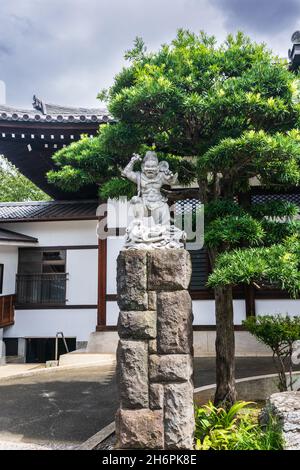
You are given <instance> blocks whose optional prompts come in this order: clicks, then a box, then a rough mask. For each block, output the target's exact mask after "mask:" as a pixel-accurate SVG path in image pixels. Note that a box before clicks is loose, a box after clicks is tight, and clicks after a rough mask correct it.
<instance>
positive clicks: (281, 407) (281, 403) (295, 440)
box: [261, 392, 300, 450]
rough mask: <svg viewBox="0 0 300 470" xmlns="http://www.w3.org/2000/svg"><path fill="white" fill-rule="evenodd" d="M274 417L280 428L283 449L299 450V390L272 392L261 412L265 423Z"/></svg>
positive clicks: (262, 420)
mask: <svg viewBox="0 0 300 470" xmlns="http://www.w3.org/2000/svg"><path fill="white" fill-rule="evenodd" d="M270 416H273V417H275V418H276V419H277V420H278V422H279V423H280V426H281V428H282V433H283V439H284V450H300V392H281V393H274V394H273V395H271V396H270V398H268V400H267V404H266V407H265V409H264V410H263V412H262V414H261V422H262V424H265V423H267V422H268V420H269V419H270Z"/></svg>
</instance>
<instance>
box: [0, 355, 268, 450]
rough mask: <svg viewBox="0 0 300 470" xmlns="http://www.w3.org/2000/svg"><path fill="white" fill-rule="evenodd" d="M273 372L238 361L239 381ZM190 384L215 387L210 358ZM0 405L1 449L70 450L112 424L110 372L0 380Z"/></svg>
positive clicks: (83, 370)
mask: <svg viewBox="0 0 300 470" xmlns="http://www.w3.org/2000/svg"><path fill="white" fill-rule="evenodd" d="M272 373H274V367H273V364H272V359H271V358H269V357H260V358H258V357H255V358H251V357H247V358H237V374H236V375H237V378H242V377H247V376H256V375H263V374H272ZM194 379H195V386H196V387H200V386H202V385H208V384H211V383H214V382H215V372H214V358H196V359H195V377H194ZM0 403H1V407H0V449H1V448H3V447H1V446H5V448H8V446H9V445H14V446H15V447H14V448H17V446H18V445H19V446H24V447H23V448H26V446H29V447H30V446H31V445H34V446H44V447H49V448H51V449H56V448H58V449H68V448H72V447H75V446H77V445H79V444H80V443H82V442H84V441H85V440H87V439H88V438H89V437H91V436H92V435H93V434H95V433H96V432H98V431H99V430H100V429H102V428H103V427H104V426H106V425H108V424H109V423H111V422H112V421H113V420H114V413H115V411H116V409H117V406H118V403H117V396H116V382H115V371H114V367H113V366H106V367H104V366H103V367H99V366H93V367H80V368H72V369H68V370H67V369H64V370H62V369H61V370H59V368H56V369H51V370H49V372H48V373H44V372H42V373H41V374H37V373H34V374H33V375H32V376H27V377H25V376H20V377H14V378H11V379H9V378H7V379H1V380H0ZM10 443H11V444H10Z"/></svg>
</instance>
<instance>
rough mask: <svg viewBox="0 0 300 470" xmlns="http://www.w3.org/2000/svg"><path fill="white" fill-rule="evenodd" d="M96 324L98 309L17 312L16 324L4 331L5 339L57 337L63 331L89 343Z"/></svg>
mask: <svg viewBox="0 0 300 470" xmlns="http://www.w3.org/2000/svg"><path fill="white" fill-rule="evenodd" d="M96 323H97V310H96V309H70V310H68V309H61V310H59V309H49V310H16V312H15V324H14V325H13V326H11V327H9V328H6V329H5V330H4V337H5V338H18V337H31V338H32V337H40V338H41V337H55V335H56V333H57V332H58V331H62V332H63V333H64V335H65V336H75V337H76V339H77V341H88V339H89V335H90V333H91V332H92V331H95V325H96Z"/></svg>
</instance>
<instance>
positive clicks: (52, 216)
mask: <svg viewBox="0 0 300 470" xmlns="http://www.w3.org/2000/svg"><path fill="white" fill-rule="evenodd" d="M98 205H99V203H98V201H96V200H89V201H50V202H48V201H47V202H2V203H0V222H18V221H40V220H49V221H50V220H81V219H82V220H84V219H96V218H97V217H96V210H97V207H98Z"/></svg>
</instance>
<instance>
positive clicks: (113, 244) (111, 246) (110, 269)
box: [106, 237, 124, 294]
mask: <svg viewBox="0 0 300 470" xmlns="http://www.w3.org/2000/svg"><path fill="white" fill-rule="evenodd" d="M123 245H124V238H123V237H108V239H107V290H106V292H107V293H108V294H116V293H117V283H116V275H117V257H118V255H119V252H120V250H121V248H122V246H123Z"/></svg>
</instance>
